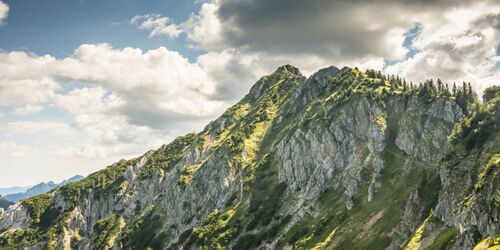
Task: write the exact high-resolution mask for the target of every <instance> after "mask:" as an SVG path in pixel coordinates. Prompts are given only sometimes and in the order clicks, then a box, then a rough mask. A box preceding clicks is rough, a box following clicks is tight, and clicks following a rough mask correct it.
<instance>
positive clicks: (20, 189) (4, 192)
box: [0, 186, 33, 196]
mask: <svg viewBox="0 0 500 250" xmlns="http://www.w3.org/2000/svg"><path fill="white" fill-rule="evenodd" d="M31 187H33V186H24V187H6V188H0V195H3V196H5V195H8V194H14V193H24V192H26V190H28V189H30V188H31Z"/></svg>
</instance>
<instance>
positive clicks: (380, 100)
mask: <svg viewBox="0 0 500 250" xmlns="http://www.w3.org/2000/svg"><path fill="white" fill-rule="evenodd" d="M478 99H479V98H478V97H477V96H476V94H475V93H474V92H473V91H472V89H471V88H470V85H468V84H466V83H464V84H460V85H459V86H455V85H454V86H453V88H451V87H450V88H449V87H448V85H446V84H443V83H442V82H441V81H437V82H434V81H431V80H430V81H426V82H424V83H420V84H413V83H409V82H407V81H406V80H404V79H401V78H399V77H397V76H386V75H382V74H381V73H380V72H378V71H374V70H368V71H365V72H362V71H359V70H358V69H356V68H354V69H352V68H348V67H344V68H342V69H339V68H336V67H333V66H332V67H329V68H325V69H321V70H319V71H318V72H317V73H315V74H313V75H311V76H310V77H308V78H306V77H304V76H302V74H301V73H300V71H299V69H297V68H295V67H293V66H291V65H286V66H282V67H280V68H278V69H277V70H276V71H275V72H274V73H272V74H270V75H266V76H264V77H262V78H261V79H260V80H259V81H257V83H256V84H255V85H254V86H253V87H252V88H251V90H250V92H249V93H248V94H247V95H246V96H245V97H244V98H243V99H242V100H241V101H240V102H239V103H237V104H236V105H234V106H232V107H230V108H229V109H228V110H227V111H226V112H225V113H224V114H222V115H221V116H220V117H219V118H218V119H216V120H214V121H212V122H211V123H209V124H208V125H207V126H206V127H205V129H204V130H203V131H201V132H200V133H197V134H194V133H193V134H187V135H185V136H182V137H179V138H177V139H175V140H174V141H172V142H171V143H170V144H167V145H164V146H162V147H161V148H159V149H157V150H154V151H153V150H152V151H149V152H147V153H145V154H144V155H143V156H141V157H138V158H135V159H130V160H122V161H119V162H117V163H115V164H113V165H111V166H108V167H107V168H105V169H103V170H101V171H99V172H96V173H94V174H91V175H90V176H88V177H86V178H85V179H83V180H80V181H77V182H73V183H69V184H66V185H64V186H61V187H58V188H56V189H53V190H52V191H50V192H49V193H47V194H43V195H39V196H35V197H32V198H29V199H25V200H21V201H19V202H17V203H16V204H15V205H12V206H10V207H9V208H8V209H7V210H5V211H4V210H1V209H0V233H1V234H0V249H490V248H491V249H498V247H499V245H500V217H499V212H500V187H499V178H500V177H499V176H500V174H499V173H500V170H499V166H500V136H499V125H500V122H499V121H500V88H498V87H491V88H489V89H487V90H486V92H485V93H484V95H483V98H482V101H481V102H480V101H478Z"/></svg>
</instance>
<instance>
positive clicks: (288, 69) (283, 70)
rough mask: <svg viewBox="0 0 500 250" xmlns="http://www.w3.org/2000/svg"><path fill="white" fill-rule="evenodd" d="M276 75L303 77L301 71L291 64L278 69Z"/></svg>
mask: <svg viewBox="0 0 500 250" xmlns="http://www.w3.org/2000/svg"><path fill="white" fill-rule="evenodd" d="M274 73H280V74H291V75H295V76H302V73H300V70H299V69H298V68H297V67H295V66H293V65H291V64H285V65H283V66H280V67H278V69H276V71H274Z"/></svg>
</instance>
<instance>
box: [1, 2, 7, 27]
mask: <svg viewBox="0 0 500 250" xmlns="http://www.w3.org/2000/svg"><path fill="white" fill-rule="evenodd" d="M8 13H9V5H7V4H6V3H4V2H2V1H0V25H2V23H3V22H4V20H5V19H6V18H7V14H8Z"/></svg>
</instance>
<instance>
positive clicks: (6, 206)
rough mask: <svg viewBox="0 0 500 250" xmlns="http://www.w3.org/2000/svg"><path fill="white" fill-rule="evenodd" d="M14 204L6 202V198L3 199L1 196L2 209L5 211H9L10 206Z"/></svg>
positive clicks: (0, 204) (0, 206)
mask: <svg viewBox="0 0 500 250" xmlns="http://www.w3.org/2000/svg"><path fill="white" fill-rule="evenodd" d="M12 204H14V203H12V202H10V201H8V200H6V199H5V198H3V197H2V196H1V195H0V209H1V208H3V209H7V208H8V207H9V206H10V205H12Z"/></svg>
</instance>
